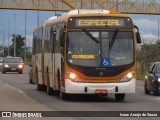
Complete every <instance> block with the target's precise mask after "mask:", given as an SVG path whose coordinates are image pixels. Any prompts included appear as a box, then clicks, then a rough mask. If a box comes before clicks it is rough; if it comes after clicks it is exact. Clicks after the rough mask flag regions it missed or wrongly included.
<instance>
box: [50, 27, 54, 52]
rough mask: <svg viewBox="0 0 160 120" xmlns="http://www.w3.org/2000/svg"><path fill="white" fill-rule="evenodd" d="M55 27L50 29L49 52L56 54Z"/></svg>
mask: <svg viewBox="0 0 160 120" xmlns="http://www.w3.org/2000/svg"><path fill="white" fill-rule="evenodd" d="M54 40H55V38H54V26H53V25H52V26H51V27H50V50H49V52H54Z"/></svg>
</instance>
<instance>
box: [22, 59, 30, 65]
mask: <svg viewBox="0 0 160 120" xmlns="http://www.w3.org/2000/svg"><path fill="white" fill-rule="evenodd" d="M24 64H25V65H31V64H32V60H26V61H25V62H24Z"/></svg>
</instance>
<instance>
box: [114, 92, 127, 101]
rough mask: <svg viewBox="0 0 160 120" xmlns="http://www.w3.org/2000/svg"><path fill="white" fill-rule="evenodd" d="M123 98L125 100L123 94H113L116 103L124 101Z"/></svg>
mask: <svg viewBox="0 0 160 120" xmlns="http://www.w3.org/2000/svg"><path fill="white" fill-rule="evenodd" d="M124 98H125V94H124V93H121V94H115V99H116V101H117V102H122V101H124Z"/></svg>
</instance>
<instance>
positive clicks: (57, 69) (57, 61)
mask: <svg viewBox="0 0 160 120" xmlns="http://www.w3.org/2000/svg"><path fill="white" fill-rule="evenodd" d="M58 72H59V73H58ZM58 75H59V76H58ZM58 77H61V53H55V84H56V86H55V89H56V90H59V89H60V88H59V84H60V79H61V78H60V79H59V80H58Z"/></svg>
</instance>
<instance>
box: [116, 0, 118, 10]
mask: <svg viewBox="0 0 160 120" xmlns="http://www.w3.org/2000/svg"><path fill="white" fill-rule="evenodd" d="M116 11H117V12H118V0H116Z"/></svg>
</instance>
